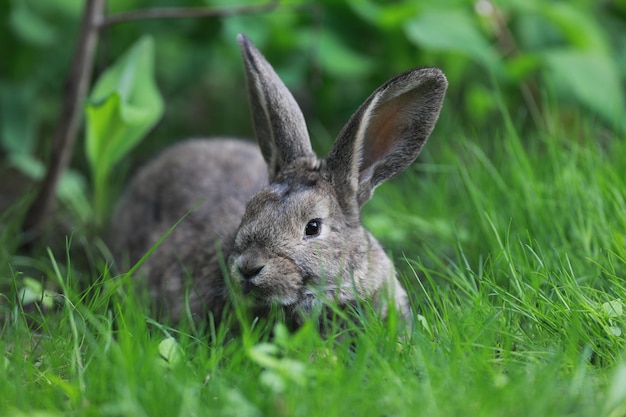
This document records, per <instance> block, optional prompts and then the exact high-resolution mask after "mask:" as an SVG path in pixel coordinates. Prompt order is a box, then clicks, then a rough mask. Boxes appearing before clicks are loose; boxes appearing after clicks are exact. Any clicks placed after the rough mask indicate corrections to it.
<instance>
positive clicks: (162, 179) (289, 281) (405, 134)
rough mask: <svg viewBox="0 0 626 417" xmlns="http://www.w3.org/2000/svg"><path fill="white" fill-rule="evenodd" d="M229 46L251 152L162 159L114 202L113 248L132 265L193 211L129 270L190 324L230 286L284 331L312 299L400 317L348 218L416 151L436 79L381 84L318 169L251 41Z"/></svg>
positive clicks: (208, 150) (378, 255) (375, 258)
mask: <svg viewBox="0 0 626 417" xmlns="http://www.w3.org/2000/svg"><path fill="white" fill-rule="evenodd" d="M239 42H240V46H241V49H242V52H243V55H244V62H245V68H246V75H247V79H248V91H249V95H250V102H251V106H252V115H253V121H254V127H255V133H256V136H257V140H258V143H259V148H260V150H259V148H257V147H256V146H254V145H251V144H248V143H245V142H240V141H235V140H223V139H222V140H210V141H202V140H196V141H189V142H185V143H182V144H180V145H177V146H174V147H172V148H171V149H169V150H167V151H165V152H164V153H163V154H162V155H161V156H159V157H158V158H157V159H155V160H154V161H153V162H152V163H150V164H148V166H147V167H145V168H144V169H142V170H141V171H140V172H139V173H138V175H137V176H136V177H135V179H134V180H133V181H132V183H131V186H130V187H129V190H127V192H126V194H125V197H124V198H123V199H122V201H121V203H120V205H119V206H118V209H117V211H116V214H115V216H114V222H113V228H112V236H113V239H114V240H113V242H114V248H113V249H114V251H115V252H117V253H124V252H127V253H128V256H129V258H130V259H129V260H130V262H131V263H133V262H137V261H138V260H139V259H140V258H141V257H142V256H143V255H144V254H145V253H146V252H147V251H148V250H149V249H150V248H151V247H152V246H153V245H154V244H155V243H156V242H157V241H158V240H159V239H160V238H161V237H162V236H163V235H164V234H165V233H166V232H167V231H168V230H169V229H170V228H171V227H172V226H173V225H174V224H175V223H176V222H177V221H179V219H181V218H182V217H183V216H184V215H185V213H187V211H189V210H191V209H192V208H193V210H192V211H191V213H190V214H189V215H188V216H187V217H186V218H185V219H184V220H183V221H182V222H181V223H180V224H179V225H178V226H177V227H176V228H175V229H174V230H173V232H172V233H171V235H169V236H168V237H167V238H166V239H165V240H164V241H163V242H162V244H161V245H160V246H159V247H158V248H157V249H156V250H155V252H154V253H152V254H151V256H150V257H149V258H148V259H147V260H146V261H145V263H144V264H143V266H142V268H141V269H140V271H141V274H142V275H143V276H145V277H146V279H147V283H148V288H149V291H150V294H151V295H152V296H153V297H154V298H155V300H157V301H158V305H159V309H160V310H162V311H165V312H167V313H168V314H170V315H171V316H172V317H173V319H174V320H178V319H179V318H180V317H181V314H182V313H183V311H184V310H183V308H184V307H185V305H186V304H185V299H186V298H185V297H188V300H189V308H190V310H191V312H192V313H193V314H200V313H202V312H204V311H210V312H211V313H212V314H213V316H214V318H215V319H216V320H219V319H220V318H221V315H222V311H223V308H224V307H225V305H226V304H227V303H228V302H229V300H230V298H231V297H230V296H231V294H230V291H231V289H232V288H233V287H235V289H239V290H241V292H242V293H243V294H244V295H245V296H246V297H248V298H249V299H250V300H252V304H253V308H254V310H255V311H256V312H257V314H264V312H266V311H267V310H269V309H270V308H272V306H274V307H276V306H278V307H280V308H281V309H282V310H283V311H284V312H285V317H286V319H287V320H288V321H289V322H290V323H293V324H295V325H298V324H300V323H301V320H302V318H304V317H307V316H308V315H309V313H311V312H312V311H314V310H316V309H317V308H318V307H320V306H321V305H322V303H323V301H324V300H329V301H333V300H334V301H336V302H337V303H338V304H339V305H340V306H341V305H350V304H355V303H356V302H358V300H371V301H373V302H374V303H375V304H377V305H378V308H379V310H380V311H381V313H382V314H386V311H387V308H388V306H387V302H388V301H390V302H392V303H393V304H394V305H393V306H392V308H395V309H397V310H398V311H399V313H400V314H401V315H402V316H404V317H407V316H408V315H409V312H410V308H409V303H408V297H407V295H406V292H405V291H404V289H403V288H402V287H401V286H400V284H399V282H398V280H397V279H396V276H395V271H394V267H393V264H392V262H391V260H390V259H389V258H388V257H387V255H386V254H385V252H384V250H383V249H382V247H381V246H380V244H379V243H378V242H377V241H376V239H375V238H374V237H373V236H372V235H371V234H370V233H369V232H368V231H367V230H365V228H364V227H363V226H362V224H361V221H360V209H361V207H362V205H363V204H365V203H366V202H367V201H368V200H369V198H370V197H371V195H372V192H373V190H374V188H375V187H376V186H377V185H379V184H380V183H381V182H383V181H385V180H387V179H388V178H391V177H392V176H394V175H396V174H397V173H399V172H401V171H402V170H403V169H405V168H406V167H407V166H408V165H410V164H411V162H413V161H414V160H415V158H416V157H417V155H418V154H419V152H420V150H421V147H422V146H423V144H424V142H425V141H426V139H427V138H428V136H429V135H430V132H431V130H432V128H433V126H434V123H435V121H436V120H437V117H438V115H439V110H440V108H441V104H442V101H443V96H444V93H445V89H446V86H447V83H446V79H445V77H444V76H443V74H442V73H441V71H439V70H438V69H434V68H426V69H417V70H412V71H408V72H406V73H404V74H401V75H399V76H398V77H396V78H394V79H392V80H390V81H389V82H387V83H386V84H385V85H383V86H381V87H380V88H379V89H378V90H376V91H375V92H374V93H373V94H372V95H371V96H370V97H369V98H368V100H367V101H366V102H365V103H364V104H363V105H362V106H361V107H360V108H359V109H358V110H357V112H356V113H355V114H354V115H353V117H352V118H351V119H350V121H349V122H348V124H347V125H346V126H345V127H344V129H343V130H342V132H341V133H340V135H339V137H338V139H337V140H336V142H335V145H334V146H333V148H332V149H331V151H330V153H329V155H328V156H327V157H326V158H323V159H319V158H318V157H317V156H316V155H315V154H314V153H313V151H312V149H311V146H310V142H309V137H308V133H307V129H306V125H305V122H304V118H303V116H302V114H301V112H300V110H299V108H298V106H297V104H296V103H295V100H294V99H293V97H292V96H291V94H290V93H289V92H288V90H287V89H286V88H285V86H284V85H283V84H282V82H281V81H280V79H279V78H278V76H277V75H276V74H275V73H274V71H273V69H272V68H271V66H270V65H269V64H268V63H267V62H266V61H265V59H264V58H263V56H262V55H261V54H260V53H259V52H258V51H257V50H256V49H255V48H254V47H253V46H252V44H251V43H250V42H249V41H248V40H247V39H246V38H244V37H243V36H242V37H240V38H239ZM198 203H199V205H197V204H198ZM196 205H197V207H195V206H196ZM194 207H195V208H194ZM220 256H221V257H223V260H224V261H225V262H227V265H228V269H229V271H230V273H229V274H224V273H223V268H222V267H221V266H220V265H223V264H220ZM229 278H232V279H231V280H230V282H228V280H229Z"/></svg>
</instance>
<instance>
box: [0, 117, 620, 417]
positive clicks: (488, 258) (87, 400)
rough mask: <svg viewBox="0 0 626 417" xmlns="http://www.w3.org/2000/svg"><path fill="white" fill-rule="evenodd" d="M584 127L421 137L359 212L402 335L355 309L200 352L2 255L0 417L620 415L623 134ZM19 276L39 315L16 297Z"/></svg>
mask: <svg viewBox="0 0 626 417" xmlns="http://www.w3.org/2000/svg"><path fill="white" fill-rule="evenodd" d="M594 132H595V131H592V130H588V131H586V132H583V133H584V134H581V135H579V136H578V137H568V135H566V134H565V133H562V132H558V131H557V132H556V133H543V134H540V135H534V136H531V137H525V138H523V139H521V138H519V137H518V136H517V135H516V133H515V131H514V129H512V128H509V129H507V130H506V131H505V132H504V133H502V134H501V135H495V137H494V136H492V137H490V138H488V139H487V138H479V139H476V138H472V137H459V136H455V137H453V139H450V140H446V139H444V138H443V137H438V138H434V140H433V141H432V143H431V144H429V147H428V150H427V154H426V155H425V157H424V158H423V163H422V164H420V166H419V167H418V168H417V169H416V170H415V171H414V172H412V173H407V174H405V175H404V176H403V177H401V178H399V179H398V180H396V181H394V182H393V183H391V184H387V185H385V186H383V187H381V188H380V189H379V190H377V193H376V195H375V197H374V199H373V200H372V202H371V203H370V204H369V205H368V207H367V210H366V215H365V221H366V223H367V224H368V226H369V227H370V228H371V230H372V231H373V232H374V234H375V235H376V236H378V237H379V238H380V240H381V241H383V242H384V243H385V245H386V247H387V248H389V250H390V251H391V252H392V253H393V255H394V257H395V259H396V264H397V266H398V269H399V271H400V273H401V276H402V278H403V279H404V280H405V281H406V283H407V285H408V286H409V287H410V288H411V290H412V295H413V299H414V307H415V314H416V325H415V328H414V329H413V331H412V332H410V334H409V335H408V336H407V337H406V338H397V337H395V336H394V334H395V333H394V332H393V331H392V330H393V329H391V328H390V326H391V325H390V324H384V323H381V322H379V321H377V320H376V319H374V318H370V319H369V320H367V321H366V322H365V323H363V324H362V325H361V326H355V327H354V328H353V329H350V331H349V332H346V333H343V334H342V335H340V337H331V338H329V339H323V338H321V337H320V336H319V335H318V334H317V333H316V331H315V330H314V329H313V327H312V326H305V327H304V328H302V329H301V330H299V331H298V332H295V333H293V334H290V333H288V332H287V331H286V330H285V329H284V328H282V327H281V326H280V325H278V326H277V327H276V328H275V329H274V336H273V337H269V336H268V332H267V331H264V329H262V327H263V326H262V324H263V323H258V324H257V326H256V327H255V328H253V329H251V330H248V331H245V332H244V334H243V335H242V336H241V337H237V338H230V337H228V336H227V334H226V332H225V329H214V330H213V331H214V332H215V337H216V338H217V340H218V341H217V342H216V343H209V338H208V337H207V334H208V333H209V332H210V330H207V325H206V324H202V323H196V325H197V326H195V327H194V326H192V325H190V324H189V323H184V324H182V325H181V326H180V327H179V328H177V329H172V328H169V327H166V326H164V325H162V324H159V323H156V322H154V321H152V320H150V319H149V316H147V315H146V312H145V311H144V309H143V308H142V307H141V305H142V304H141V302H140V300H141V296H140V295H137V294H135V292H134V291H133V288H132V286H131V285H130V282H129V280H128V279H127V278H120V277H117V278H111V277H110V276H109V275H108V272H107V271H106V270H105V268H104V267H103V266H102V265H101V264H99V263H98V262H97V260H95V261H94V260H93V259H92V260H91V261H90V262H88V263H87V265H88V266H87V267H72V266H71V264H70V257H69V256H68V257H67V258H66V257H64V256H58V255H57V256H56V258H55V257H43V258H41V259H32V258H24V257H18V256H17V255H16V254H15V253H14V252H12V251H7V250H4V252H2V256H3V259H2V266H0V271H1V272H2V274H3V275H2V276H0V280H1V281H0V285H1V286H2V288H3V290H4V295H3V301H2V302H1V303H0V309H1V310H0V318H1V320H2V321H1V322H0V326H1V328H0V334H1V337H0V349H1V350H2V351H3V352H4V354H3V355H2V357H0V375H1V377H0V415H2V416H10V415H39V416H56V415H77V416H89V415H111V416H130V415H132V416H151V415H155V416H176V415H181V416H193V415H198V416H203V415H224V416H263V415H268V416H270V415H271V416H318V415H319V416H403V415H411V416H419V415H423V416H454V415H458V416H471V415H480V416H559V415H568V416H593V417H597V416H610V417H617V416H625V415H626V357H625V356H624V353H625V350H624V349H625V347H626V343H625V341H626V339H625V338H626V320H625V319H626V316H625V315H624V314H625V311H624V301H625V300H626V281H625V278H626V143H625V142H624V140H622V139H617V138H616V139H611V140H604V141H603V142H602V143H600V140H598V141H596V140H594V135H595V133H594ZM581 138H583V139H581ZM6 221H8V220H6ZM5 230H11V229H10V228H9V229H5ZM7 239H9V238H7V237H6V235H5V236H4V237H3V241H5V240H7ZM74 246H76V244H74ZM94 252H95V249H94ZM94 258H97V257H94ZM57 263H58V265H57ZM22 271H26V272H22ZM25 276H32V277H35V278H37V279H39V278H42V277H45V278H46V280H47V281H48V282H50V283H51V284H49V285H50V286H51V288H54V289H55V291H57V292H58V293H59V294H62V295H60V296H58V297H57V300H56V302H57V308H56V309H52V310H44V311H40V310H38V309H37V308H36V307H35V306H34V305H33V304H29V305H27V306H24V307H22V306H21V305H20V303H19V302H17V301H16V300H17V298H18V297H17V296H16V294H17V292H18V290H19V289H20V288H22V287H23V286H24V279H23V278H24V277H25ZM85 279H86V280H88V281H90V282H92V284H91V285H90V286H89V289H88V290H87V291H84V290H82V291H81V290H80V288H83V287H84V285H82V284H81V282H80V281H81V280H85ZM169 337H174V338H175V342H174V343H172V339H169ZM164 357H165V358H167V359H168V360H166V359H164Z"/></svg>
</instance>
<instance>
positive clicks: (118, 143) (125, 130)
mask: <svg viewBox="0 0 626 417" xmlns="http://www.w3.org/2000/svg"><path fill="white" fill-rule="evenodd" d="M153 67H154V45H153V41H152V38H150V37H143V38H141V39H140V40H139V41H138V42H136V43H135V45H133V47H132V48H131V49H130V50H129V51H128V52H126V53H125V54H124V55H123V56H122V57H120V59H119V60H118V61H117V62H116V63H115V64H114V65H113V66H112V67H110V68H109V69H107V70H106V71H105V72H104V73H103V74H102V75H101V76H100V78H99V79H98V81H97V82H96V85H95V87H94V89H93V91H92V93H91V96H90V98H89V103H88V104H87V141H86V147H87V158H88V159H89V163H90V164H91V167H92V170H93V171H94V173H95V172H100V173H101V172H102V171H107V172H108V171H109V170H110V169H111V168H112V167H113V165H114V164H115V163H116V162H118V161H119V160H120V159H121V158H122V157H123V156H124V155H126V154H127V153H128V152H129V151H130V150H131V149H132V148H133V147H134V146H136V145H137V144H138V143H139V141H140V140H141V139H142V138H143V136H144V135H145V134H146V133H147V132H148V131H149V130H150V129H151V128H152V127H153V126H154V124H155V123H156V122H157V121H158V120H159V118H160V117H161V115H162V114H163V99H162V98H161V95H160V93H159V91H158V89H157V87H156V84H155V82H154V75H153V72H154V68H153Z"/></svg>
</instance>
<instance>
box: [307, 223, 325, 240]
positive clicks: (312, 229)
mask: <svg viewBox="0 0 626 417" xmlns="http://www.w3.org/2000/svg"><path fill="white" fill-rule="evenodd" d="M321 231H322V220H321V219H312V220H309V222H308V223H307V224H306V227H305V228H304V234H305V235H306V236H307V237H315V236H319V234H320V232H321Z"/></svg>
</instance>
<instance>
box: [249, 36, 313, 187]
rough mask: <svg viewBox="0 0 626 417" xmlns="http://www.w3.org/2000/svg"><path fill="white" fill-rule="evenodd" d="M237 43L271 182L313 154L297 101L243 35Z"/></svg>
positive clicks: (253, 116) (256, 129) (256, 132)
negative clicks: (298, 161) (303, 158)
mask: <svg viewBox="0 0 626 417" xmlns="http://www.w3.org/2000/svg"><path fill="white" fill-rule="evenodd" d="M237 41H238V42H239V47H240V49H241V53H242V55H243V61H244V66H245V71H246V80H247V84H248V95H249V98H250V108H251V111H252V119H253V123H254V132H255V135H256V138H257V141H258V142H259V146H260V147H261V152H262V153H263V157H264V158H265V162H267V165H268V168H269V178H270V181H271V180H272V179H273V178H274V177H275V176H276V174H277V173H278V172H279V171H280V170H281V169H282V168H283V167H284V166H285V165H286V164H288V163H290V162H292V161H294V160H296V159H298V158H301V157H314V156H315V154H314V153H313V150H312V149H311V143H310V140H309V134H308V132H307V127H306V123H305V121H304V116H303V115H302V111H301V110H300V107H298V104H297V103H296V100H295V99H294V98H293V96H292V95H291V93H290V92H289V90H288V89H287V87H285V85H284V84H283V82H282V81H281V80H280V78H278V75H277V74H276V72H274V69H273V68H272V66H271V65H270V64H269V63H268V62H267V60H266V59H265V57H263V55H262V54H261V53H260V52H259V51H258V49H256V48H255V46H254V45H253V44H252V42H251V41H250V40H249V39H248V38H247V37H246V36H245V35H242V34H240V35H239V36H237Z"/></svg>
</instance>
